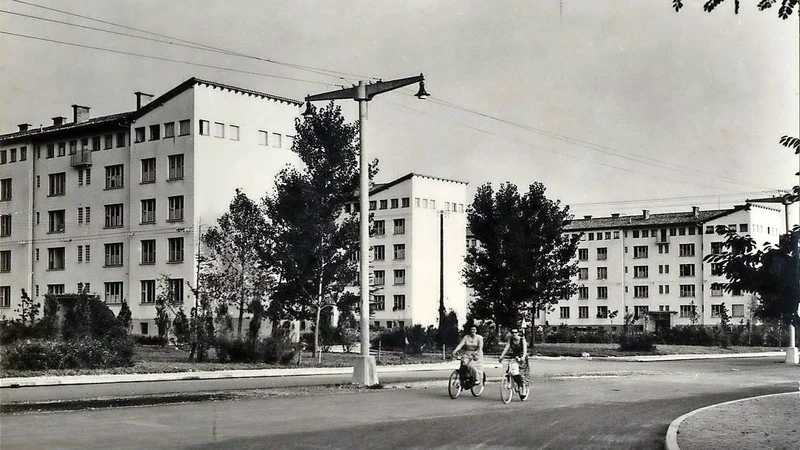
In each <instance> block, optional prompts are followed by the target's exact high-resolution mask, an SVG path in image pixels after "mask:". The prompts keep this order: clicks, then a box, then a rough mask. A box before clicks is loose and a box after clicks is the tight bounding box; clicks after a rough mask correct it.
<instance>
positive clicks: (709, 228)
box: [706, 225, 714, 234]
mask: <svg viewBox="0 0 800 450" xmlns="http://www.w3.org/2000/svg"><path fill="white" fill-rule="evenodd" d="M706 234H714V225H706Z"/></svg>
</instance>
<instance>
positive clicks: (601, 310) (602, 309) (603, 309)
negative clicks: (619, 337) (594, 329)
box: [597, 305, 608, 319]
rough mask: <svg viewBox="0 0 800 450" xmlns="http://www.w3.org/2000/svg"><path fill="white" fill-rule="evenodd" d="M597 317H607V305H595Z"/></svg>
mask: <svg viewBox="0 0 800 450" xmlns="http://www.w3.org/2000/svg"><path fill="white" fill-rule="evenodd" d="M597 318H598V319H608V306H605V305H603V306H598V307H597Z"/></svg>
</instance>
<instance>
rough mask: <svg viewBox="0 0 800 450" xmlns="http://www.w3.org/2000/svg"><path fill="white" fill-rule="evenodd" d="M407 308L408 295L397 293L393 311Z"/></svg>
mask: <svg viewBox="0 0 800 450" xmlns="http://www.w3.org/2000/svg"><path fill="white" fill-rule="evenodd" d="M404 309H406V296H405V295H395V296H394V307H393V308H392V311H401V310H404Z"/></svg>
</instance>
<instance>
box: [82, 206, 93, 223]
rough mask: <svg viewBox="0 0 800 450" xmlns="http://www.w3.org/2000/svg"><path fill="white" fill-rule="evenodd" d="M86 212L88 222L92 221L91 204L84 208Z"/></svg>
mask: <svg viewBox="0 0 800 450" xmlns="http://www.w3.org/2000/svg"><path fill="white" fill-rule="evenodd" d="M83 210H84V212H85V213H86V214H85V215H86V223H92V208H91V206H86V207H84V208H83Z"/></svg>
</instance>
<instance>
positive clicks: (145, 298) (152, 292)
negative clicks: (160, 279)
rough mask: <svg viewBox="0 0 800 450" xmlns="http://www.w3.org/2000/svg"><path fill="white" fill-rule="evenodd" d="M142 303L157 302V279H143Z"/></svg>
mask: <svg viewBox="0 0 800 450" xmlns="http://www.w3.org/2000/svg"><path fill="white" fill-rule="evenodd" d="M141 286H142V298H141V302H142V303H155V302H156V280H142V281H141Z"/></svg>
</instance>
